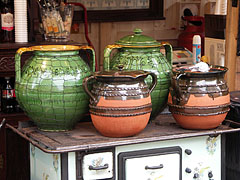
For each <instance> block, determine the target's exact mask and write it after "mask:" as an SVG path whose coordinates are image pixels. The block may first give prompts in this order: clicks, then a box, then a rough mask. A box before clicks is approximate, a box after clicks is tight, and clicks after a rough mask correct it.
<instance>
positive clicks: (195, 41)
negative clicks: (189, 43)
mask: <svg viewBox="0 0 240 180" xmlns="http://www.w3.org/2000/svg"><path fill="white" fill-rule="evenodd" d="M193 44H201V36H200V35H194V36H193Z"/></svg>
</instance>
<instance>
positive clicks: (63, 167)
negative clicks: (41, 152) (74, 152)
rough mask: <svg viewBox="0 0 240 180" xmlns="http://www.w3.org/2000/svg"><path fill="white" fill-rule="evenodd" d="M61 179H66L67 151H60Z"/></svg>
mask: <svg viewBox="0 0 240 180" xmlns="http://www.w3.org/2000/svg"><path fill="white" fill-rule="evenodd" d="M61 179H62V180H68V153H61Z"/></svg>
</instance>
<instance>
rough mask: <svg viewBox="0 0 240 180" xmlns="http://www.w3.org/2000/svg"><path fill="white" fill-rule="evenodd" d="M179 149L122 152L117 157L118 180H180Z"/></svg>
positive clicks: (180, 161) (180, 163)
mask: <svg viewBox="0 0 240 180" xmlns="http://www.w3.org/2000/svg"><path fill="white" fill-rule="evenodd" d="M181 173H182V150H181V148H180V147H178V146H176V147H168V148H157V149H149V150H140V151H130V152H122V153H120V154H119V155H118V179H121V180H133V179H137V180H181V179H182V178H181V177H182V174H181Z"/></svg>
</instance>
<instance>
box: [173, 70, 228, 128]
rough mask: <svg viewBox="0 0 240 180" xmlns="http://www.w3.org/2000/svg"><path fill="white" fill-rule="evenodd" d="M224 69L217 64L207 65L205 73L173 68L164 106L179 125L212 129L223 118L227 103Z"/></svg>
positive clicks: (225, 113)
mask: <svg viewBox="0 0 240 180" xmlns="http://www.w3.org/2000/svg"><path fill="white" fill-rule="evenodd" d="M226 72H227V68H226V67H221V66H211V68H210V71H209V72H198V71H196V72H191V71H190V70H187V69H182V68H176V69H174V70H173V78H172V85H171V87H170V93H169V99H168V105H169V109H170V111H171V112H172V114H173V117H174V118H175V120H176V121H177V122H178V123H179V124H180V125H181V126H182V127H183V128H187V129H212V128H216V127H217V126H219V125H220V124H221V122H222V121H223V120H224V119H225V117H226V115H227V113H228V111H229V105H230V95H229V90H228V86H227V83H226V81H225V80H224V75H225V73H226Z"/></svg>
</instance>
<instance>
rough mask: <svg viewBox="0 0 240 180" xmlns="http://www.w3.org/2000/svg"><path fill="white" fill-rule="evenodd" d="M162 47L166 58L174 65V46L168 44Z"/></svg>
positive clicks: (165, 43) (163, 44)
mask: <svg viewBox="0 0 240 180" xmlns="http://www.w3.org/2000/svg"><path fill="white" fill-rule="evenodd" d="M161 46H164V48H165V52H166V58H167V60H168V62H169V63H170V64H171V65H172V46H171V45H170V44H169V43H167V42H164V43H162V44H161Z"/></svg>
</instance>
